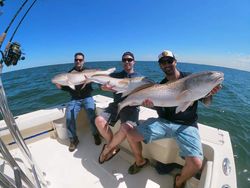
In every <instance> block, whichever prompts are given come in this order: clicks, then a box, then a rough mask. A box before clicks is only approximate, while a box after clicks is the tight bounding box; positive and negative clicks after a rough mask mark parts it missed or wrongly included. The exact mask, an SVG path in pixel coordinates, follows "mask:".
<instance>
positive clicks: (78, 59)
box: [75, 59, 83, 62]
mask: <svg viewBox="0 0 250 188" xmlns="http://www.w3.org/2000/svg"><path fill="white" fill-rule="evenodd" d="M75 61H76V62H77V61H80V62H82V61H83V59H75Z"/></svg>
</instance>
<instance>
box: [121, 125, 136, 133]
mask: <svg viewBox="0 0 250 188" xmlns="http://www.w3.org/2000/svg"><path fill="white" fill-rule="evenodd" d="M133 129H134V127H133V126H132V125H130V124H127V123H123V124H121V127H120V131H121V132H123V133H124V134H125V135H128V134H129V133H130V131H132V130H133Z"/></svg>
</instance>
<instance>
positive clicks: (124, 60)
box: [122, 58, 134, 63]
mask: <svg viewBox="0 0 250 188" xmlns="http://www.w3.org/2000/svg"><path fill="white" fill-rule="evenodd" d="M132 61H134V59H132V58H124V59H122V62H123V63H126V62H129V63H131V62H132Z"/></svg>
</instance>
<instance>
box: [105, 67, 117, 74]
mask: <svg viewBox="0 0 250 188" xmlns="http://www.w3.org/2000/svg"><path fill="white" fill-rule="evenodd" d="M115 70H116V68H115V67H113V68H110V69H108V70H107V72H108V73H109V74H111V73H112V72H115Z"/></svg>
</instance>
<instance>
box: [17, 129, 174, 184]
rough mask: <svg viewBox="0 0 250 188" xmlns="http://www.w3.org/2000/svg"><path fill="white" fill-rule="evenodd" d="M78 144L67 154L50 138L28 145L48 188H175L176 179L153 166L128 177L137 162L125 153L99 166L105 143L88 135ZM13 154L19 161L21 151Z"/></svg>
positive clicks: (64, 147)
mask: <svg viewBox="0 0 250 188" xmlns="http://www.w3.org/2000/svg"><path fill="white" fill-rule="evenodd" d="M84 131H85V130H84ZM79 140H80V143H79V145H78V148H77V150H75V151H74V152H69V151H68V143H67V142H68V141H60V140H57V139H52V138H50V137H48V138H45V139H42V140H39V141H36V142H34V143H31V144H29V145H28V146H29V148H30V151H31V153H32V155H33V157H34V159H35V161H36V163H37V164H38V166H39V167H40V169H41V170H42V171H43V172H45V173H46V177H45V179H46V180H47V181H48V182H49V187H51V188H52V187H53V188H69V187H72V188H81V187H95V188H99V187H100V188H101V187H105V188H116V187H124V188H125V187H128V188H134V187H136V188H144V187H148V188H154V187H155V188H156V187H157V188H158V187H163V186H164V187H171V188H172V186H173V177H172V176H171V175H159V174H158V173H157V172H156V170H155V169H154V167H152V166H151V165H150V166H147V167H145V168H144V169H143V170H142V171H141V172H139V173H138V174H136V175H129V174H128V172H127V169H128V167H129V166H130V165H131V164H132V163H133V162H134V159H133V157H132V155H131V154H129V153H128V152H127V151H125V150H123V149H121V151H120V152H119V153H118V154H117V155H116V156H115V157H114V158H112V160H110V161H107V162H105V163H104V164H101V165H100V164H99V163H98V156H99V154H100V151H101V149H102V147H103V143H102V144H101V145H100V146H96V145H95V144H94V140H93V137H92V136H91V134H90V133H86V132H85V133H82V135H81V136H80V137H79ZM12 153H13V154H14V156H15V157H17V158H18V156H21V154H20V152H19V149H15V150H13V151H12Z"/></svg>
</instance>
